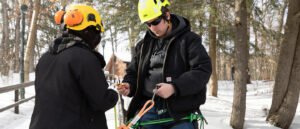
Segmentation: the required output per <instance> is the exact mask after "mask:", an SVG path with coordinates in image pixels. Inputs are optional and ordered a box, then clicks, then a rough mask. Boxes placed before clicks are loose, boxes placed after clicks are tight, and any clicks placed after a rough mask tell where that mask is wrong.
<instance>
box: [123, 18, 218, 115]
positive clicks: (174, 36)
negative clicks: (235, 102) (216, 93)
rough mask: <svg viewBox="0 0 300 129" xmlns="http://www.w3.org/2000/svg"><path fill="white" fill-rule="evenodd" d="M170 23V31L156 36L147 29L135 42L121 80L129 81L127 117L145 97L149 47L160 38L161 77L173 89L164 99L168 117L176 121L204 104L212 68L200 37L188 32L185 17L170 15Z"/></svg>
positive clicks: (188, 24) (133, 113)
mask: <svg viewBox="0 0 300 129" xmlns="http://www.w3.org/2000/svg"><path fill="white" fill-rule="evenodd" d="M171 22H172V28H173V30H172V32H171V34H169V35H167V36H165V37H164V38H163V39H159V38H158V37H156V36H155V35H154V34H153V33H152V32H151V31H150V30H148V31H147V33H146V35H145V37H144V39H143V40H141V41H140V42H139V43H138V44H137V45H136V48H135V55H134V57H133V58H132V61H131V64H130V65H129V66H128V68H127V70H126V72H127V74H126V75H125V77H124V80H123V82H128V83H129V84H130V93H129V96H133V99H132V101H131V103H130V105H129V110H128V115H127V117H128V119H131V118H133V117H134V115H135V113H136V112H137V111H138V110H139V109H141V108H142V106H143V105H140V104H141V101H143V100H144V99H145V95H143V93H144V91H143V90H145V86H144V82H145V79H146V78H147V76H148V74H149V64H150V58H151V55H152V54H153V52H152V50H153V47H154V46H155V45H154V44H156V43H157V42H161V40H163V42H164V43H166V44H167V48H166V52H165V56H164V59H163V66H162V70H161V78H162V79H161V80H162V82H165V83H172V84H173V85H174V88H175V91H176V94H174V95H172V96H171V97H169V98H168V99H166V100H164V101H165V102H166V107H167V109H168V111H169V113H170V115H171V117H172V118H174V119H175V120H179V119H180V118H182V117H185V116H188V115H190V113H192V112H194V111H197V110H199V107H200V105H201V104H204V103H205V100H206V84H207V82H208V80H209V78H210V75H211V71H212V67H211V62H210V58H209V56H208V54H207V52H206V50H205V48H204V47H203V45H202V44H201V39H200V37H199V36H198V35H197V34H195V33H193V32H191V30H190V23H189V21H188V20H187V19H185V18H183V17H181V16H178V15H174V14H172V15H171ZM146 99H147V98H146Z"/></svg>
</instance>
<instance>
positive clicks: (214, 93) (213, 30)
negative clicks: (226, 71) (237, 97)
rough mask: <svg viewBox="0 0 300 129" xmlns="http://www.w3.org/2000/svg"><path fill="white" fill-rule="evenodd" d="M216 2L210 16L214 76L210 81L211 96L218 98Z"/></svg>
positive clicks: (212, 0) (210, 44)
mask: <svg viewBox="0 0 300 129" xmlns="http://www.w3.org/2000/svg"><path fill="white" fill-rule="evenodd" d="M215 4H216V1H215V0H211V5H210V8H211V9H210V10H211V11H210V16H209V56H210V58H211V63H212V74H211V77H210V79H209V86H210V90H209V95H211V96H214V97H217V96H218V79H217V72H216V70H217V66H216V64H217V63H216V57H217V48H216V46H217V40H216V38H217V36H216V33H217V28H216V22H215V21H216V13H217V11H216V6H215Z"/></svg>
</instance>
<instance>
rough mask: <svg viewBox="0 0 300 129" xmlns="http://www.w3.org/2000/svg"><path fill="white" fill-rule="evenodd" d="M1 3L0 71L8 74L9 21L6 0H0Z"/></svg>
mask: <svg viewBox="0 0 300 129" xmlns="http://www.w3.org/2000/svg"><path fill="white" fill-rule="evenodd" d="M1 4H2V18H3V24H2V25H3V26H2V29H3V30H2V41H1V49H2V50H1V58H2V59H1V65H2V66H0V67H1V71H0V72H1V73H2V74H3V75H6V76H7V75H8V72H9V65H8V64H9V60H8V56H9V54H8V53H9V44H10V41H9V28H8V27H9V22H8V5H7V3H6V1H1Z"/></svg>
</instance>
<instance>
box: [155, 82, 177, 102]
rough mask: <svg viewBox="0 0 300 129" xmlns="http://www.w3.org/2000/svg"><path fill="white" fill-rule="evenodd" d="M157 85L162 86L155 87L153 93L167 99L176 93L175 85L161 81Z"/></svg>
mask: <svg viewBox="0 0 300 129" xmlns="http://www.w3.org/2000/svg"><path fill="white" fill-rule="evenodd" d="M156 86H158V87H160V88H158V89H154V90H153V93H156V94H157V95H158V96H160V97H162V98H164V99H166V98H169V97H170V96H171V95H173V94H174V93H175V89H174V86H173V85H172V84H168V83H159V84H157V85H156Z"/></svg>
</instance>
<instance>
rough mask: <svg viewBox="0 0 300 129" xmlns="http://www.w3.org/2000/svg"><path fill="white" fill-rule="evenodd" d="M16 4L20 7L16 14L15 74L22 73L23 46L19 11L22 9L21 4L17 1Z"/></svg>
mask: <svg viewBox="0 0 300 129" xmlns="http://www.w3.org/2000/svg"><path fill="white" fill-rule="evenodd" d="M16 4H17V6H16V7H18V8H17V9H16V14H17V17H16V25H15V26H16V28H15V36H16V37H15V57H14V68H13V69H14V72H19V71H20V44H21V41H20V39H21V36H20V33H21V31H20V29H21V27H20V21H21V13H20V12H19V11H17V10H19V7H20V4H19V2H18V0H16Z"/></svg>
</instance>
